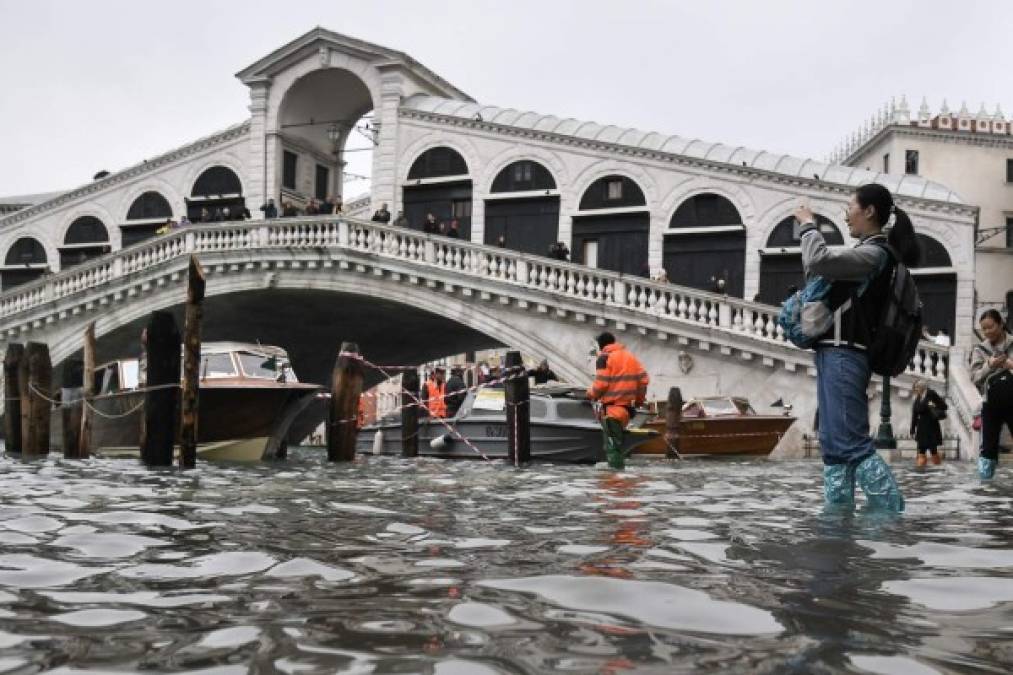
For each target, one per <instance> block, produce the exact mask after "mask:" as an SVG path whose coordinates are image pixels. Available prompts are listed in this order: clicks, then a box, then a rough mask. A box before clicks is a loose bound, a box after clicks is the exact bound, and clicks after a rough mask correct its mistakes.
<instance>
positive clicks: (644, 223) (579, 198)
mask: <svg viewBox="0 0 1013 675" xmlns="http://www.w3.org/2000/svg"><path fill="white" fill-rule="evenodd" d="M655 194H656V187H655V185H654V181H653V180H651V178H650V176H649V175H648V174H647V173H646V172H645V171H643V170H642V169H641V168H640V167H636V166H634V165H631V164H627V163H625V162H607V163H604V164H602V165H597V166H595V167H591V168H590V169H589V170H586V171H585V172H584V173H583V174H582V175H580V176H578V177H577V178H576V180H575V182H574V184H573V185H572V186H571V195H572V203H573V204H574V205H575V207H576V209H575V210H574V211H573V212H572V216H571V219H570V221H571V222H570V233H569V234H570V251H571V259H572V260H573V261H574V262H578V263H581V264H585V265H589V266H592V267H600V268H602V269H608V270H612V271H615V272H620V273H623V274H633V275H639V276H647V275H648V273H649V271H650V267H649V264H648V250H649V240H650V226H651V213H652V208H653V206H654V204H655V201H654V197H655ZM612 204H614V205H615V206H612Z"/></svg>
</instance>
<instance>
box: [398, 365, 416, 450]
mask: <svg viewBox="0 0 1013 675" xmlns="http://www.w3.org/2000/svg"><path fill="white" fill-rule="evenodd" d="M418 400H420V392H419V371H418V370H416V369H415V368H409V369H407V370H405V371H403V372H402V373H401V456H402V457H418V456H419V407H418V405H417V404H416V403H417V401H418Z"/></svg>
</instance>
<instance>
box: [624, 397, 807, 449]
mask: <svg viewBox="0 0 1013 675" xmlns="http://www.w3.org/2000/svg"><path fill="white" fill-rule="evenodd" d="M657 405H658V409H657V414H656V415H654V416H652V417H650V418H648V419H647V421H645V422H643V423H642V424H641V426H642V428H645V429H652V430H654V431H657V432H659V436H658V437H655V438H653V439H651V440H650V441H649V442H647V443H644V444H643V445H641V446H639V447H638V448H637V449H636V452H637V453H640V454H649V455H664V454H669V452H668V446H667V444H666V443H665V436H664V434H665V402H664V401H659V402H658V404H657ZM794 422H795V418H794V417H791V416H789V415H759V414H757V413H756V411H755V410H753V406H751V405H750V404H749V401H748V400H747V399H744V398H739V397H736V396H709V397H706V398H694V399H690V400H689V401H686V403H685V404H683V406H682V419H681V421H680V422H679V447H678V448H677V450H678V451H679V454H682V455H769V454H770V452H771V451H772V450H773V449H774V447H775V446H776V445H777V443H778V441H780V440H781V437H782V436H784V433H785V432H786V431H787V430H788V427H790V426H791V425H792V424H793V423H794Z"/></svg>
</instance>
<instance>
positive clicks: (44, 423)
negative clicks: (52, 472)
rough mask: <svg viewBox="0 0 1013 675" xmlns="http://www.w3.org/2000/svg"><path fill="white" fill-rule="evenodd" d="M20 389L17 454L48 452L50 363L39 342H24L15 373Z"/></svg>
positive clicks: (51, 377) (50, 388)
mask: <svg viewBox="0 0 1013 675" xmlns="http://www.w3.org/2000/svg"><path fill="white" fill-rule="evenodd" d="M18 386H19V388H20V390H21V455H22V456H23V457H36V456H39V455H46V454H49V411H50V409H51V408H52V404H51V403H50V402H49V400H50V399H51V398H52V390H53V364H52V363H51V362H50V360H49V347H48V346H46V345H44V344H42V343H40V342H29V343H28V344H27V345H25V355H24V358H23V359H21V367H20V369H19V372H18Z"/></svg>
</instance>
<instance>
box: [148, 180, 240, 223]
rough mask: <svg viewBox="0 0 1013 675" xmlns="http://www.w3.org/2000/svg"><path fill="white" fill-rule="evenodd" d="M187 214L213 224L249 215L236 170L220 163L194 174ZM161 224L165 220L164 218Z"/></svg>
mask: <svg viewBox="0 0 1013 675" xmlns="http://www.w3.org/2000/svg"><path fill="white" fill-rule="evenodd" d="M146 194H150V193H146ZM159 196H161V195H159ZM143 197H144V195H141V198H143ZM170 211H171V210H170ZM171 215H172V214H171V213H170V216H171ZM186 217H187V218H189V219H190V222H192V223H213V222H222V221H228V220H243V219H244V218H248V217H249V216H248V215H247V214H246V199H245V198H244V197H243V184H242V182H241V181H240V180H239V176H237V175H236V172H235V171H233V170H232V169H230V168H228V167H227V166H220V165H219V166H212V167H209V168H207V169H205V170H204V171H203V172H201V175H199V176H197V180H195V181H194V182H193V188H192V189H191V190H190V197H189V198H188V199H187V200H186ZM162 223H163V224H164V223H165V220H164V219H163V220H162ZM156 229H157V228H156Z"/></svg>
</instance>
